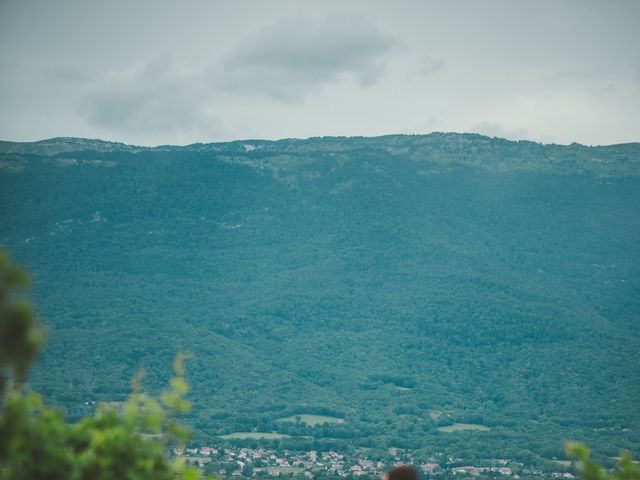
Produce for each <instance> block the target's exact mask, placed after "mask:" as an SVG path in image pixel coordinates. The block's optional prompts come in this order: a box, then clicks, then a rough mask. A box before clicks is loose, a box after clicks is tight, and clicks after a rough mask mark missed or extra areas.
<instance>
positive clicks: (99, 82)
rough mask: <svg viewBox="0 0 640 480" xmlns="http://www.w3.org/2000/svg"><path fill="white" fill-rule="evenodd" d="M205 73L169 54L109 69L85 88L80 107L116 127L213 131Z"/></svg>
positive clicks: (98, 120) (94, 120)
mask: <svg viewBox="0 0 640 480" xmlns="http://www.w3.org/2000/svg"><path fill="white" fill-rule="evenodd" d="M200 77H201V75H200V72H199V71H193V70H189V69H186V68H184V67H181V66H180V65H177V64H175V63H174V62H173V61H172V60H171V59H170V58H164V57H160V58H156V59H154V60H153V61H151V62H147V63H138V64H135V65H132V66H129V67H126V68H123V69H120V70H109V71H107V72H105V73H103V74H102V75H100V76H98V77H97V78H95V79H93V80H92V81H91V82H90V83H89V84H88V86H87V87H86V88H85V89H84V91H83V93H82V95H81V98H80V101H79V104H78V111H79V112H80V114H81V115H83V116H84V117H85V118H86V119H87V121H88V122H89V123H91V124H92V125H95V126H98V127H105V128H107V129H110V130H113V131H116V132H117V131H134V132H139V133H152V134H162V133H167V132H179V131H201V132H206V131H211V130H212V129H211V125H212V122H213V118H212V116H211V115H210V113H208V112H207V111H206V110H205V109H204V107H203V106H204V105H206V103H207V102H206V99H207V96H208V93H207V90H206V89H205V87H204V84H203V82H202V80H201V78H200Z"/></svg>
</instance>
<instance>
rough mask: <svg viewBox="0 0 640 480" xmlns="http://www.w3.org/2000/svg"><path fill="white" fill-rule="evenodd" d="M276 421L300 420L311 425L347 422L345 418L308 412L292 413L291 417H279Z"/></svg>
mask: <svg viewBox="0 0 640 480" xmlns="http://www.w3.org/2000/svg"><path fill="white" fill-rule="evenodd" d="M276 421H277V422H298V421H300V422H302V423H306V424H307V425H309V426H310V427H313V426H314V425H321V424H323V423H345V422H344V418H338V417H330V416H328V415H309V414H306V413H305V414H302V415H292V416H290V417H283V418H279V419H278V420H276Z"/></svg>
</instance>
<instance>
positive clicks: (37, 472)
mask: <svg viewBox="0 0 640 480" xmlns="http://www.w3.org/2000/svg"><path fill="white" fill-rule="evenodd" d="M27 285H28V281H27V276H26V274H25V273H24V271H22V270H21V269H19V268H16V267H15V266H13V265H12V264H11V263H10V261H9V258H8V255H7V254H6V253H4V252H1V251H0V362H1V363H0V367H1V368H2V373H3V377H2V381H3V389H4V391H3V405H2V416H1V417H0V479H2V480H19V479H25V480H39V479H43V480H44V479H46V480H56V479H61V480H62V479H64V480H84V479H87V480H89V479H90V480H111V479H131V480H146V479H154V480H155V479H158V480H163V479H166V480H170V479H171V480H175V479H177V478H178V479H180V478H181V479H185V480H187V479H196V478H198V476H199V472H198V470H197V469H194V468H188V467H186V466H185V465H184V464H183V463H182V462H180V461H169V460H168V459H167V457H166V451H167V448H168V447H169V446H170V445H171V444H173V443H176V442H184V441H185V440H186V439H187V431H186V430H185V429H184V428H183V427H181V426H180V425H179V424H178V423H177V422H176V419H175V417H176V415H177V414H178V413H181V412H186V411H188V410H189V407H190V405H189V403H188V402H186V401H185V400H184V395H185V393H186V392H187V385H186V382H185V381H184V370H183V365H182V363H183V360H184V358H183V356H178V358H177V359H176V361H175V364H174V375H175V376H174V377H173V378H172V379H171V383H170V386H169V388H168V389H167V390H166V391H165V392H164V394H163V395H162V400H161V401H160V402H159V401H157V400H155V399H153V398H151V397H149V396H147V395H145V394H144V393H141V392H140V391H139V387H138V383H139V378H138V379H136V380H135V381H134V393H133V394H132V395H131V396H130V397H129V399H128V400H127V401H126V403H125V404H124V405H123V407H122V408H121V409H119V408H114V407H110V406H108V405H106V404H105V405H100V406H99V407H98V409H97V411H96V412H95V414H93V415H91V416H87V417H86V418H83V419H82V420H81V421H79V422H77V423H75V424H68V423H66V422H65V420H64V417H63V415H62V413H61V411H60V410H58V409H56V408H51V407H49V406H47V405H46V404H45V403H44V402H43V400H42V398H41V397H40V396H39V395H37V394H35V393H28V394H25V393H23V391H22V390H23V388H22V387H21V382H22V381H23V380H24V378H25V375H26V373H27V369H28V366H29V365H30V364H31V362H32V361H33V359H34V358H35V356H36V354H37V352H38V349H39V348H40V346H41V344H42V342H43V338H44V335H43V328H42V326H41V325H40V324H39V322H38V321H37V319H36V317H35V315H34V311H33V308H32V307H31V306H30V305H29V304H28V303H27V302H26V301H24V300H16V299H15V298H14V290H15V289H17V288H20V289H24V288H26V286H27Z"/></svg>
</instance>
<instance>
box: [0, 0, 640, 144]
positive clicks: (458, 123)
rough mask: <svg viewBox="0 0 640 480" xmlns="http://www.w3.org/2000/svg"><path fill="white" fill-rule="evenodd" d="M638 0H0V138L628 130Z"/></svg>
mask: <svg viewBox="0 0 640 480" xmlns="http://www.w3.org/2000/svg"><path fill="white" fill-rule="evenodd" d="M639 24H640V1H635V0H628V1H620V0H602V1H599V2H594V1H588V0H582V1H562V0H553V1H545V0H530V1H518V0H509V1H493V0H487V1H465V0H450V1H426V0H425V1H406V0H393V1H391V0H389V1H375V0H365V1H357V0H342V1H333V0H325V1H315V2H311V1H304V0H298V1H280V0H274V1H267V0H262V1H259V0H254V1H247V0H234V1H226V2H222V1H216V0H210V1H195V0H183V1H163V0H148V1H142V0H140V1H136V0H129V1H121V0H110V1H101V0H96V1H86V0H83V1H68V0H60V1H55V2H52V1H49V0H42V1H32V0H0V139H3V140H14V141H31V140H39V139H44V138H50V137H56V136H74V137H87V138H101V139H105V140H113V141H121V142H125V143H131V144H136V145H160V144H189V143H195V142H213V141H225V140H236V139H256V138H262V139H278V138H292V137H297V138H306V137H311V136H325V135H339V136H354V135H364V136H374V135H385V134H392V133H407V134H422V133H429V132H433V131H441V132H442V131H455V132H474V133H481V134H485V135H489V136H498V137H503V138H508V139H514V140H517V139H527V140H534V141H538V142H544V143H562V144H568V143H572V142H579V143H583V144H587V145H598V144H614V143H624V142H634V141H636V142H637V141H640V118H639V117H640V27H639Z"/></svg>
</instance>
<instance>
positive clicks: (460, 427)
mask: <svg viewBox="0 0 640 480" xmlns="http://www.w3.org/2000/svg"><path fill="white" fill-rule="evenodd" d="M438 430H440V431H441V432H446V433H452V432H462V431H464V430H475V431H478V432H488V431H489V430H491V429H490V428H489V427H485V426H484V425H478V424H476V423H454V424H453V425H447V426H446V427H438Z"/></svg>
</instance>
